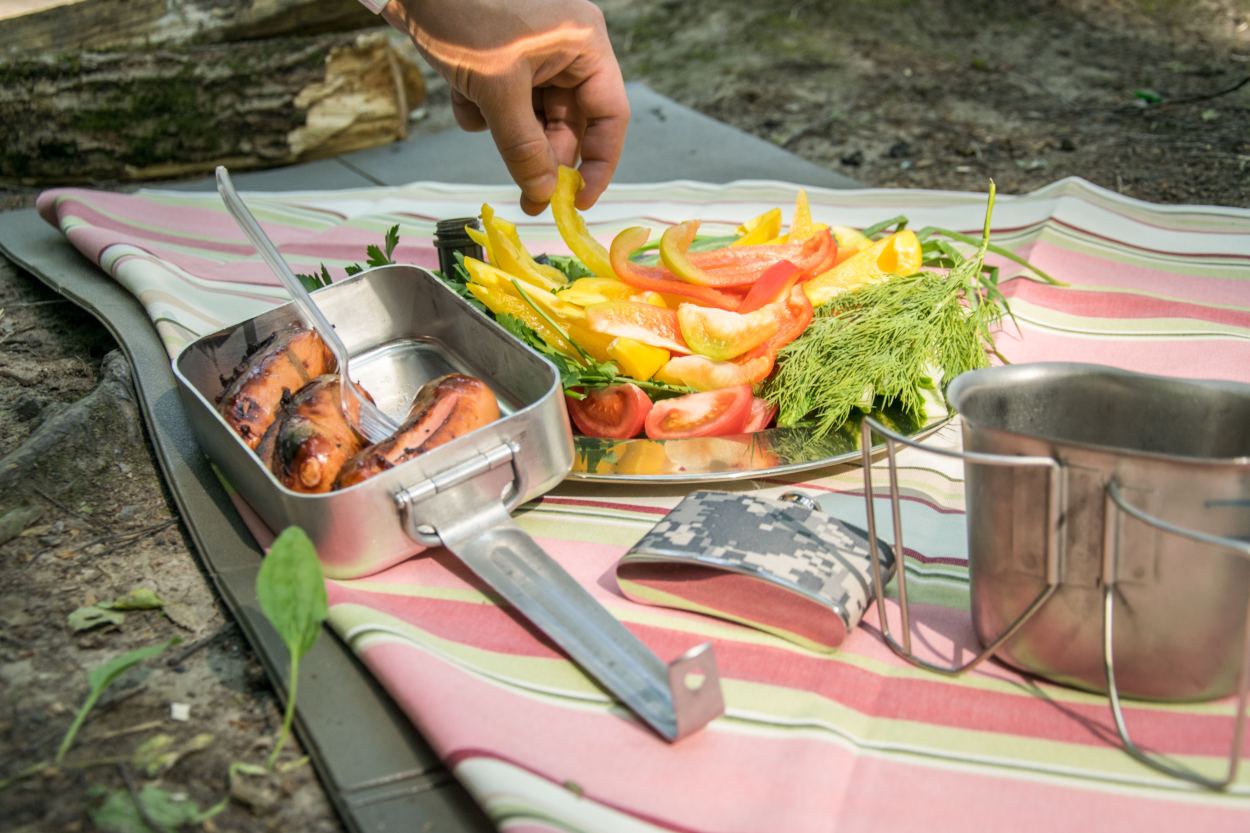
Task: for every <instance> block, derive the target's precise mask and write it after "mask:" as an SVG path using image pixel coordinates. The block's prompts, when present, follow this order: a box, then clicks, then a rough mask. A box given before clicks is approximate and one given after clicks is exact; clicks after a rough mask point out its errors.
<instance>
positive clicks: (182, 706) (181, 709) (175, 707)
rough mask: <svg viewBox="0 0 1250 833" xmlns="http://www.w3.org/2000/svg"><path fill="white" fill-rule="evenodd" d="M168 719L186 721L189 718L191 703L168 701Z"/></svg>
mask: <svg viewBox="0 0 1250 833" xmlns="http://www.w3.org/2000/svg"><path fill="white" fill-rule="evenodd" d="M169 719H170V720H176V721H178V722H179V723H186V722H187V721H188V720H190V719H191V704H190V703H170V704H169Z"/></svg>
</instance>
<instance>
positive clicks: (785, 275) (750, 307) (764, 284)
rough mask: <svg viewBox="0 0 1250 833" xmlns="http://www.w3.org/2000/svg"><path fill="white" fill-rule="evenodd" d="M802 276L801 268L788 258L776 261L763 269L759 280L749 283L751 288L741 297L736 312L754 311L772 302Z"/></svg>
mask: <svg viewBox="0 0 1250 833" xmlns="http://www.w3.org/2000/svg"><path fill="white" fill-rule="evenodd" d="M802 276H803V270H802V269H800V268H799V267H797V266H795V265H794V264H793V263H791V262H790V261H788V260H782V261H778V262H777V263H774V264H773V265H772V266H769V267H768V268H767V269H765V270H764V274H762V275H760V277H759V280H757V281H756V282H755V283H754V284H752V285H751V290H750V291H749V292H748V293H747V295H746V297H745V298H743V299H742V306H740V307H738V312H740V313H744V312H754V311H755V310H757V309H759V308H760V307H762V306H765V305H767V304H770V303H772V302H773V301H775V300H777V299H778V298H780V297H781V296H782V295H784V294H785V293H787V292H789V291H790V287H792V286H794V285H795V283H797V282H798V281H799V279H800V278H801V277H802Z"/></svg>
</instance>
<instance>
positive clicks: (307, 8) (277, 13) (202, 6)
mask: <svg viewBox="0 0 1250 833" xmlns="http://www.w3.org/2000/svg"><path fill="white" fill-rule="evenodd" d="M377 25H378V18H377V17H376V16H374V15H373V14H371V13H370V12H369V11H368V10H367V9H365V8H364V6H362V5H360V4H359V3H354V2H351V0H27V2H25V3H22V2H18V3H15V4H13V5H10V6H7V7H6V6H5V4H3V3H0V51H3V52H5V53H9V54H14V53H18V52H23V53H27V54H31V53H35V52H41V51H42V52H48V51H53V52H62V51H69V50H78V49H118V48H127V47H133V46H137V45H143V44H147V45H151V46H163V45H167V44H174V43H186V42H189V41H192V40H194V41H197V42H201V43H205V42H224V41H237V40H255V39H258V38H271V37H279V36H285V35H316V34H322V33H325V32H345V31H349V30H351V29H360V28H364V27H370V26H377Z"/></svg>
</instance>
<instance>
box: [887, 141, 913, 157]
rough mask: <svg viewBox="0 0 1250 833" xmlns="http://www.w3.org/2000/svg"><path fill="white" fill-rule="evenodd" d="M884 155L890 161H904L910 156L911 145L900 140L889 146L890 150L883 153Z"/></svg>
mask: <svg viewBox="0 0 1250 833" xmlns="http://www.w3.org/2000/svg"><path fill="white" fill-rule="evenodd" d="M885 155H886V156H888V157H890V158H891V159H905V158H906V157H908V156H911V145H909V144H908V143H907V142H904V141H903V140H902V139H900V140H898V141H897V142H895V143H894V144H892V145H890V149H889V150H887V151H886V152H885Z"/></svg>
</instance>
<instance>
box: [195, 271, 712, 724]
mask: <svg viewBox="0 0 1250 833" xmlns="http://www.w3.org/2000/svg"><path fill="white" fill-rule="evenodd" d="M314 299H315V301H316V303H317V305H318V306H319V307H321V309H322V310H323V312H324V313H325V314H326V317H327V318H329V320H330V322H331V323H332V324H333V326H334V328H335V331H336V332H337V333H338V334H339V336H340V337H341V338H342V340H343V342H344V343H345V345H346V347H347V349H348V351H349V352H350V354H351V369H352V374H353V376H355V377H356V381H357V382H359V383H360V384H361V385H362V386H363V387H364V388H365V389H366V390H367V391H369V393H370V395H372V396H373V397H374V400H375V401H376V402H377V404H378V406H379V407H380V408H381V409H382V410H383V411H385V412H387V413H388V414H389V415H391V416H392V417H395V418H396V420H397V421H402V419H403V417H404V415H405V413H406V412H407V410H408V408H409V405H410V403H411V401H412V399H413V397H414V396H415V394H416V392H417V390H418V389H419V388H420V387H421V386H422V385H423V384H425V383H426V382H428V381H430V380H431V379H434V378H437V377H439V376H442V375H444V374H446V373H450V372H460V373H465V374H468V375H471V376H476V377H477V378H479V379H482V380H483V381H484V382H486V383H487V384H488V385H489V386H490V388H491V389H492V390H493V391H494V393H495V396H496V399H497V400H498V402H499V409H500V412H501V414H502V416H501V417H500V418H499V419H497V420H495V421H494V422H492V423H490V424H489V425H485V426H483V427H481V428H478V429H477V430H475V431H472V432H470V433H468V434H465V435H464V436H462V437H458V438H457V439H455V440H452V441H451V442H449V443H447V444H446V445H442V446H439V447H437V448H435V449H433V450H431V451H428V452H425V453H423V454H421V455H419V456H417V457H415V458H413V459H411V460H409V461H407V462H405V463H402V464H400V465H398V466H395V467H394V468H392V469H389V470H387V471H385V472H382V473H380V474H378V475H375V476H374V477H371V478H369V479H368V480H365V481H363V482H361V483H358V484H356V485H354V486H351V487H348V488H346V489H341V490H338V491H334V492H330V493H328V494H318V495H306V494H300V493H297V492H293V491H291V490H289V489H287V488H285V487H284V486H282V485H281V484H280V483H279V482H278V480H277V478H275V477H274V476H273V474H272V473H271V472H270V471H269V470H268V468H267V467H266V466H264V465H263V464H262V463H261V461H260V459H259V458H258V457H257V456H256V455H255V454H254V453H253V452H252V451H251V450H250V449H248V447H247V446H246V445H245V444H244V443H243V441H242V440H241V439H240V438H239V437H238V436H237V435H236V434H235V433H234V431H233V430H231V428H230V427H229V426H228V425H227V424H226V421H225V420H224V419H223V418H222V417H221V415H220V414H219V413H218V411H217V407H216V402H217V398H218V396H219V395H220V394H221V392H222V390H223V389H224V387H225V384H226V381H225V380H227V379H229V378H230V377H231V375H232V374H233V373H234V370H235V368H236V367H238V365H239V364H240V362H242V361H243V359H244V357H245V356H247V354H248V353H249V351H250V349H252V348H254V347H255V346H256V345H259V344H260V343H261V342H263V341H264V340H265V339H266V338H267V337H269V336H270V335H271V334H272V333H274V332H276V331H278V330H280V329H282V328H284V327H287V326H289V325H290V324H293V323H295V322H297V321H299V320H300V319H299V316H298V314H297V312H296V309H295V307H294V305H292V304H287V305H284V306H282V307H278V308H277V309H274V310H271V311H269V312H267V313H265V314H263V315H260V316H257V317H256V318H252V319H250V320H248V321H244V322H243V323H241V324H236V325H235V326H233V327H227V328H226V329H224V330H221V331H219V332H216V333H213V334H212V335H208V336H205V337H203V338H201V339H199V340H197V341H195V342H193V343H192V344H190V345H188V346H187V347H186V348H185V349H184V350H183V351H182V352H181V353H180V354H179V355H178V357H177V358H176V359H175V360H174V375H175V376H176V377H177V380H178V387H179V391H180V393H181V394H182V397H183V399H184V401H185V404H186V408H187V413H188V415H189V418H190V420H191V426H192V428H193V430H194V431H195V433H196V435H197V436H198V438H199V440H200V443H201V444H202V445H203V447H204V450H205V451H206V452H207V454H208V456H209V457H210V458H211V459H212V460H213V461H214V462H215V463H216V464H217V466H218V467H219V468H220V469H221V471H222V472H223V473H224V474H225V477H226V479H227V480H228V481H229V482H230V484H231V485H232V486H233V487H234V488H235V489H236V490H237V491H238V493H239V495H241V496H242V498H243V499H244V500H245V501H246V502H247V503H248V505H249V506H251V508H252V509H253V510H254V511H255V512H256V513H257V514H258V515H259V516H260V517H261V519H262V520H263V521H264V522H265V523H266V524H267V525H268V526H269V528H270V529H273V530H280V529H283V528H285V527H287V526H292V525H296V526H300V527H302V528H303V529H304V530H305V531H306V532H307V533H308V536H309V537H310V538H311V539H312V542H313V544H314V545H315V546H316V548H317V553H318V555H319V556H320V558H321V562H322V565H323V569H324V572H325V574H326V575H327V576H329V577H330V578H340V579H342V578H355V577H358V576H364V575H368V574H370V573H375V572H377V571H379V570H383V569H385V568H387V567H390V566H392V565H394V564H397V563H399V562H401V561H404V560H406V559H408V558H410V557H412V556H415V555H418V554H419V553H421V552H422V551H423V550H425V549H426V548H428V547H434V546H443V547H446V548H447V549H448V550H449V551H451V552H452V553H453V554H454V555H455V556H456V557H457V558H458V559H460V561H461V562H463V563H464V564H465V565H466V566H467V567H468V568H469V569H470V570H472V571H473V573H474V574H475V575H476V576H477V577H478V578H479V579H481V580H482V581H483V582H485V583H486V584H487V585H488V586H489V587H490V588H491V589H492V590H494V591H495V592H496V593H498V594H499V595H500V596H501V597H502V598H503V599H504V600H505V601H506V602H508V603H509V604H510V605H512V606H513V607H514V608H515V609H516V610H517V611H518V612H520V613H521V615H523V616H524V617H525V618H526V619H528V620H529V621H530V622H531V623H532V624H533V625H534V626H535V627H537V628H538V630H540V631H541V632H542V633H544V634H545V635H546V636H547V637H549V638H550V639H551V640H552V641H553V642H554V643H555V644H557V645H559V646H560V647H561V648H562V649H564V651H565V652H566V653H567V654H568V655H569V656H570V657H571V658H572V659H573V660H575V661H576V662H577V663H578V664H579V665H580V666H581V667H582V668H583V669H584V670H585V671H586V672H587V673H588V674H590V676H592V677H593V678H595V679H596V680H598V681H599V682H600V683H601V684H602V685H603V686H604V688H606V689H607V690H608V691H609V692H610V693H611V694H612V695H614V696H615V697H616V698H617V699H618V700H620V701H621V702H622V703H624V704H625V705H626V706H628V707H629V708H631V709H632V710H633V711H634V712H635V713H636V714H637V715H638V716H639V717H640V718H642V719H643V720H644V721H645V722H646V723H647V724H648V725H649V726H650V727H651V728H652V729H654V730H655V731H656V732H657V733H658V734H660V735H661V736H662V737H663V738H665V739H666V740H669V741H675V740H678V739H680V738H682V737H684V736H686V735H688V734H690V733H692V732H694V731H696V730H698V729H700V728H701V727H703V726H704V725H706V724H707V723H708V722H709V721H710V720H712V719H713V718H715V717H716V716H717V715H719V714H721V713H722V712H723V711H724V699H723V697H722V694H721V688H720V679H719V675H718V672H717V669H716V662H715V657H714V655H713V653H712V650H711V646H710V645H709V644H706V643H705V644H703V645H699V646H696V647H694V648H692V649H691V650H690V651H688V652H687V653H686V654H684V655H682V656H681V657H679V658H678V659H676V660H674V661H673V662H671V663H668V664H665V663H664V662H663V661H661V660H660V659H659V658H658V657H657V656H656V655H655V654H654V653H652V652H651V651H650V649H648V648H647V647H646V646H645V645H644V644H643V643H642V642H641V641H640V640H639V639H638V638H637V637H636V636H634V635H633V634H632V633H631V632H630V631H629V630H627V629H626V628H625V627H624V626H623V625H621V623H620V622H618V621H617V620H616V619H614V618H613V617H612V616H611V614H609V613H608V612H607V610H606V609H605V608H603V607H602V606H601V605H600V604H599V603H598V602H597V601H596V600H595V599H594V597H593V596H591V595H590V593H589V592H587V591H586V590H585V588H583V587H582V586H581V585H579V584H578V583H577V582H576V581H574V580H573V578H572V577H571V576H569V574H568V573H567V572H565V571H564V569H563V568H562V567H560V565H559V564H558V563H557V562H555V561H554V560H553V559H552V558H551V557H550V556H549V555H547V554H546V553H545V552H544V551H543V550H542V548H541V547H539V546H538V544H537V543H535V542H534V541H533V539H531V538H530V537H529V536H528V535H527V534H526V533H525V532H524V531H523V530H522V529H521V528H520V527H518V526H516V525H515V524H514V523H513V522H512V519H511V512H512V510H513V509H515V508H516V507H517V506H518V505H520V504H521V503H522V502H524V501H526V500H530V499H532V498H536V497H538V496H539V495H541V494H543V493H544V492H546V491H548V490H550V489H551V488H553V487H554V486H556V485H557V484H558V483H559V482H560V481H561V480H563V479H564V477H565V475H566V474H568V472H569V469H570V467H571V466H572V463H573V438H572V431H571V429H570V427H569V420H568V414H567V411H566V409H565V405H564V395H563V390H562V387H561V384H560V377H559V374H558V373H557V371H556V369H555V367H554V366H553V365H551V364H550V363H549V362H547V361H546V360H545V359H542V358H540V357H539V356H538V355H537V354H535V353H534V352H532V351H531V350H529V349H528V348H526V347H525V346H524V345H522V344H521V343H520V342H519V341H517V340H516V339H515V338H513V337H512V336H511V335H509V334H508V333H507V332H506V331H505V330H504V329H503V328H502V327H500V326H499V325H498V324H497V323H495V322H494V321H493V320H491V319H490V318H488V317H486V316H485V315H483V314H482V313H480V312H478V311H477V310H476V309H474V308H473V307H472V306H470V305H469V304H468V303H467V302H466V301H465V300H464V299H463V298H461V297H459V296H458V295H456V294H455V293H454V292H453V291H452V290H451V289H449V288H448V287H446V286H445V285H443V283H442V282H441V281H439V280H438V279H437V278H436V277H434V276H433V275H431V274H430V273H429V272H427V271H425V270H424V269H421V268H419V267H416V266H403V265H392V266H383V267H379V268H376V269H371V270H368V271H365V272H362V273H360V274H358V275H356V276H354V277H352V278H350V279H348V280H344V281H341V282H339V283H336V284H333V285H332V286H329V287H325V288H323V289H320V290H318V291H317V292H315V293H314ZM691 680H697V681H699V682H698V684H697V685H692V684H691V683H690V681H691Z"/></svg>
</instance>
